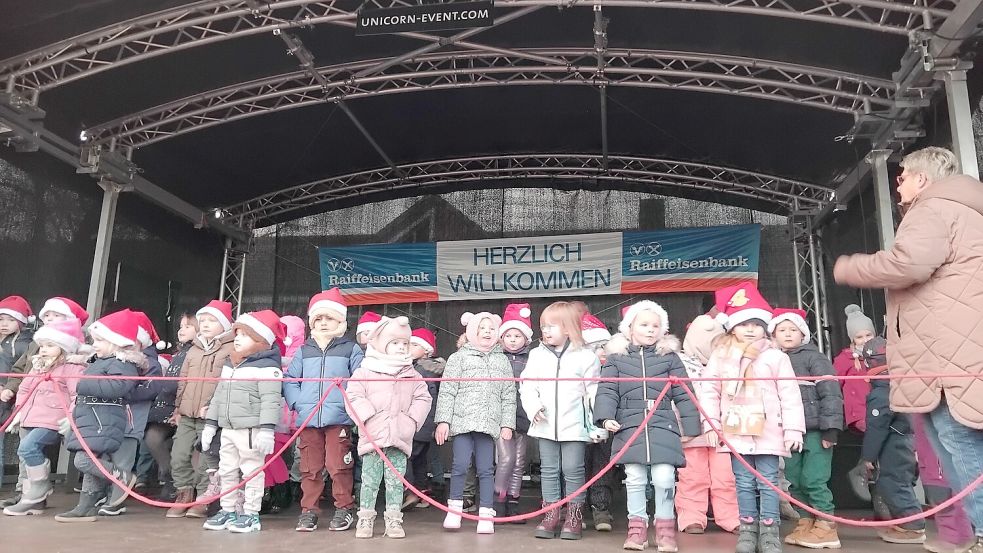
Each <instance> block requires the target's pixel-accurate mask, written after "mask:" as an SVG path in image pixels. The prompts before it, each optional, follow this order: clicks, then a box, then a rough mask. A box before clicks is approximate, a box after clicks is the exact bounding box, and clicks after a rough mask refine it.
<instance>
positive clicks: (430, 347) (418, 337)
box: [410, 328, 437, 355]
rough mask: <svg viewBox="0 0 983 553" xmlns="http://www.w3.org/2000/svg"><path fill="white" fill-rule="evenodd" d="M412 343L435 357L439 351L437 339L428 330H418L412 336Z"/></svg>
mask: <svg viewBox="0 0 983 553" xmlns="http://www.w3.org/2000/svg"><path fill="white" fill-rule="evenodd" d="M410 343H411V344H416V345H418V346H420V347H421V348H423V349H425V350H427V353H428V354H430V355H433V354H434V352H436V351H437V337H436V336H434V335H433V332H430V330H429V329H426V328H418V329H416V330H414V331H413V333H412V334H411V335H410Z"/></svg>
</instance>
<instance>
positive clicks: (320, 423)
mask: <svg viewBox="0 0 983 553" xmlns="http://www.w3.org/2000/svg"><path fill="white" fill-rule="evenodd" d="M329 347H331V343H330V342H328V345H327V346H324V349H322V350H321V379H320V380H318V381H317V400H318V401H321V398H322V397H323V396H324V359H325V358H326V357H327V356H328V348H329ZM314 406H315V407H317V405H316V404H315V405H314ZM323 416H324V404H323V403H322V404H321V409H318V410H317V427H318V428H321V427H322V426H323V424H324V421H323V420H322V419H321V417H323Z"/></svg>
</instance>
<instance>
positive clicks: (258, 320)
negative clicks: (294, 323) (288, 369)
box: [232, 309, 287, 351]
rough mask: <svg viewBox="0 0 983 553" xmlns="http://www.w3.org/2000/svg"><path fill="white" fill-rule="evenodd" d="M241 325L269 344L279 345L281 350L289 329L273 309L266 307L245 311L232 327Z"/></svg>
mask: <svg viewBox="0 0 983 553" xmlns="http://www.w3.org/2000/svg"><path fill="white" fill-rule="evenodd" d="M240 327H241V328H244V329H245V330H247V331H249V332H251V333H252V334H255V335H256V336H259V337H260V338H262V339H263V340H265V341H266V343H267V344H269V345H271V346H272V345H278V346H279V347H280V349H281V351H282V350H283V339H284V338H286V336H287V330H286V327H285V326H284V325H283V323H282V322H280V316H279V315H277V314H276V313H274V312H273V311H270V310H269V309H264V310H263V311H253V312H251V313H243V314H242V315H239V318H238V319H236V322H235V324H234V325H232V328H240Z"/></svg>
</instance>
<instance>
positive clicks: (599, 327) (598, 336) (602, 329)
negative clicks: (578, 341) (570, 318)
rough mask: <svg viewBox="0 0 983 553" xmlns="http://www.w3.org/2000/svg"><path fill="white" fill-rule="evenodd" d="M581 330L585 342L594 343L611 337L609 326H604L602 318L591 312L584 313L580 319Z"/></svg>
mask: <svg viewBox="0 0 983 553" xmlns="http://www.w3.org/2000/svg"><path fill="white" fill-rule="evenodd" d="M580 331H581V333H582V334H583V335H584V342H586V343H588V344H593V343H595V342H605V341H607V340H610V339H611V333H610V332H608V327H606V326H604V323H602V322H601V319H598V318H597V317H595V316H594V315H591V314H590V313H584V316H583V318H581V319H580Z"/></svg>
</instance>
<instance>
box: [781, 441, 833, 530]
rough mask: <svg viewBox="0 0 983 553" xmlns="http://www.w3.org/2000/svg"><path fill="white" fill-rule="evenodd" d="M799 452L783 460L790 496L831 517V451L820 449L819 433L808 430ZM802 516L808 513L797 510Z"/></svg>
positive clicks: (809, 515) (821, 444)
mask: <svg viewBox="0 0 983 553" xmlns="http://www.w3.org/2000/svg"><path fill="white" fill-rule="evenodd" d="M802 442H803V444H802V451H800V452H797V453H793V454H792V457H791V458H788V459H786V460H785V479H786V480H788V481H789V482H790V483H791V485H790V486H789V492H790V493H791V494H792V497H794V498H795V499H798V500H799V501H801V502H802V503H805V504H806V505H809V506H811V507H812V508H814V509H816V510H817V511H822V512H824V513H828V514H833V511H834V510H835V508H836V507H835V506H834V505H833V492H831V491H829V477H830V472H831V470H832V467H833V448H828V449H826V448H824V447H823V437H822V432H820V431H818V430H810V431H809V432H806V434H805V436H804V438H803V440H802ZM799 513H800V514H801V515H802V516H803V517H808V518H812V515H811V514H808V513H806V512H805V511H803V510H802V509H799Z"/></svg>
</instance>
